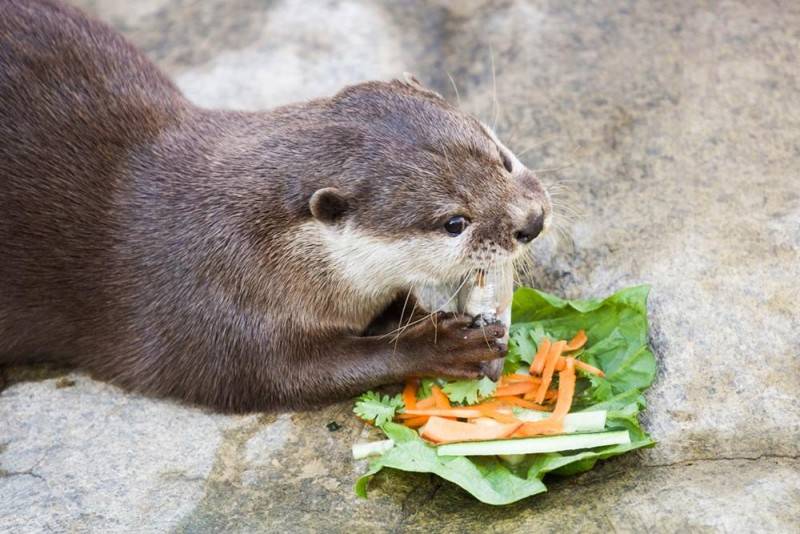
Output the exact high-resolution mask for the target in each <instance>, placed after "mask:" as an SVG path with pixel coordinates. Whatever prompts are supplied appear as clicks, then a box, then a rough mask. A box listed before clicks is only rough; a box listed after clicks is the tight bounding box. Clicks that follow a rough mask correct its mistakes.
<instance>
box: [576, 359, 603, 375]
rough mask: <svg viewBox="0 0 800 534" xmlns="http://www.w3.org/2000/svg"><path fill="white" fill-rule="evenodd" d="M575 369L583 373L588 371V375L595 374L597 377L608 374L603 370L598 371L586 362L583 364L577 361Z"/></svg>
mask: <svg viewBox="0 0 800 534" xmlns="http://www.w3.org/2000/svg"><path fill="white" fill-rule="evenodd" d="M575 368H576V369H580V370H581V371H586V372H587V373H592V374H595V375H597V376H606V374H605V373H604V372H603V371H602V370H600V369H598V368H597V367H595V366H593V365H589V364H588V363H586V362H582V361H580V360H575Z"/></svg>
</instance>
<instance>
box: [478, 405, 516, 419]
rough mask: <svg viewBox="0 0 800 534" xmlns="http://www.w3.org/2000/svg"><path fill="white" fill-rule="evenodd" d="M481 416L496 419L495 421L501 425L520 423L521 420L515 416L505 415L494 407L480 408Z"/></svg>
mask: <svg viewBox="0 0 800 534" xmlns="http://www.w3.org/2000/svg"><path fill="white" fill-rule="evenodd" d="M480 411H481V414H483V416H484V417H489V418H491V419H494V420H495V421H499V422H501V423H518V422H519V419H517V418H516V417H514V415H513V414H510V413H503V412H501V411H500V410H499V409H498V408H497V407H494V406H482V407H481V408H480Z"/></svg>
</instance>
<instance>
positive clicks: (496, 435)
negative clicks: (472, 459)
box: [421, 417, 522, 443]
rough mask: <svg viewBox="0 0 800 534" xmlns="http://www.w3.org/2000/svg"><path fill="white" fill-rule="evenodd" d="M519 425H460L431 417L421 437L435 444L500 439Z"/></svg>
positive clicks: (519, 424)
mask: <svg viewBox="0 0 800 534" xmlns="http://www.w3.org/2000/svg"><path fill="white" fill-rule="evenodd" d="M521 425H522V423H521V422H517V423H507V424H503V423H496V424H475V423H462V422H460V421H453V420H452V419H444V418H442V417H431V418H430V419H429V420H428V422H427V424H426V425H425V426H424V427H422V432H421V436H422V437H423V438H425V439H427V440H429V441H433V442H435V443H449V442H453V441H476V440H488V439H501V438H505V437H507V436H510V435H511V434H512V433H513V432H514V431H515V430H517V429H518V428H519V427H520V426H521Z"/></svg>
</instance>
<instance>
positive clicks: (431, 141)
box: [309, 78, 552, 289]
mask: <svg viewBox="0 0 800 534" xmlns="http://www.w3.org/2000/svg"><path fill="white" fill-rule="evenodd" d="M325 114H326V116H327V117H326V118H327V120H330V121H331V122H333V123H335V124H336V125H337V127H339V128H342V130H341V131H342V132H346V135H347V137H348V139H349V141H348V156H347V158H346V159H345V160H344V161H343V162H341V170H340V174H339V175H338V177H337V178H336V179H335V180H333V181H332V182H331V185H330V186H328V187H322V188H320V189H318V190H317V191H316V192H315V193H314V194H313V195H312V196H311V199H310V204H309V207H310V211H311V214H312V215H313V217H314V218H315V219H316V223H317V224H318V225H321V226H322V228H323V233H324V235H325V238H326V242H327V244H328V246H329V247H330V249H331V252H332V254H333V256H334V257H335V258H336V261H337V263H338V264H339V266H340V267H341V269H342V271H343V272H345V273H346V274H347V275H348V277H349V278H351V279H352V280H353V281H360V282H361V283H366V284H368V285H369V284H371V286H372V287H374V286H382V287H386V286H391V287H395V288H400V289H402V288H408V287H409V286H414V285H416V286H420V285H422V284H430V285H435V284H441V283H451V282H452V281H454V280H457V279H459V278H461V277H463V276H465V275H467V274H468V273H469V272H471V271H473V270H475V269H489V268H492V267H494V266H498V265H500V264H504V263H506V262H512V261H514V260H515V259H517V258H519V257H521V256H522V255H523V254H524V253H525V252H526V251H527V249H528V247H530V245H531V242H532V241H533V240H534V239H535V238H536V237H537V236H538V235H539V234H540V233H541V232H542V231H543V230H544V229H546V228H547V227H548V225H549V222H550V219H551V217H552V207H551V204H550V198H549V196H548V194H547V191H545V189H544V187H543V186H542V183H541V182H540V181H539V179H538V178H537V177H536V175H535V174H534V173H533V172H531V171H530V170H529V169H527V168H526V167H525V166H524V165H523V164H522V163H521V162H520V161H519V160H518V159H517V158H516V157H515V156H514V154H513V153H512V152H511V151H510V150H509V149H508V148H507V147H505V146H504V145H503V144H502V143H501V142H500V141H499V140H498V139H497V137H496V136H495V135H494V133H493V132H492V131H491V129H489V128H488V127H487V126H485V125H484V124H482V123H481V122H480V121H478V120H476V119H475V118H473V117H472V116H470V115H468V114H466V113H463V112H462V111H460V110H458V109H457V108H455V107H454V106H452V105H450V104H449V103H448V102H447V101H445V100H444V99H443V98H442V97H441V96H439V95H438V94H436V93H434V92H432V91H428V90H426V89H424V88H423V87H421V86H420V85H419V84H418V82H416V80H414V79H413V78H411V80H410V81H408V82H400V81H394V82H391V83H379V82H370V83H365V84H361V85H356V86H353V87H349V88H347V89H345V90H343V91H342V92H341V93H339V94H338V95H336V96H335V97H334V98H333V99H332V100H330V101H328V102H327V103H326V111H325Z"/></svg>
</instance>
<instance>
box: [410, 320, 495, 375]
mask: <svg viewBox="0 0 800 534" xmlns="http://www.w3.org/2000/svg"><path fill="white" fill-rule="evenodd" d="M472 322H473V320H472V318H471V317H469V316H466V315H456V316H453V315H450V314H438V315H436V316H434V317H432V318H431V319H430V320H426V321H424V322H422V323H420V324H419V325H415V327H414V331H413V332H409V334H410V336H409V338H410V339H409V341H410V342H411V343H410V345H411V346H409V347H408V349H409V352H408V354H409V356H410V357H411V358H412V359H413V360H414V362H413V365H414V366H415V367H416V369H414V372H416V373H417V374H424V375H431V376H443V377H449V378H480V377H481V376H484V375H495V374H499V370H500V369H501V368H502V366H500V365H487V362H490V361H494V360H497V359H498V358H502V357H503V356H505V353H506V350H507V347H506V345H505V343H502V342H501V341H500V340H501V338H502V337H503V336H504V335H505V328H504V327H503V325H502V324H490V325H487V326H484V327H473V326H472ZM490 378H492V379H493V380H496V379H497V378H498V376H490Z"/></svg>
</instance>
